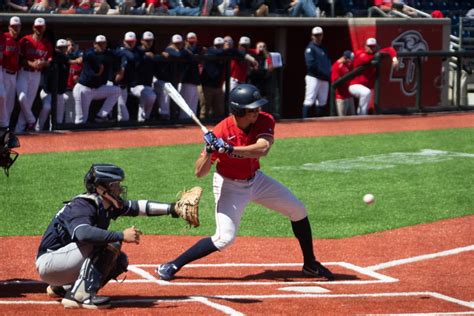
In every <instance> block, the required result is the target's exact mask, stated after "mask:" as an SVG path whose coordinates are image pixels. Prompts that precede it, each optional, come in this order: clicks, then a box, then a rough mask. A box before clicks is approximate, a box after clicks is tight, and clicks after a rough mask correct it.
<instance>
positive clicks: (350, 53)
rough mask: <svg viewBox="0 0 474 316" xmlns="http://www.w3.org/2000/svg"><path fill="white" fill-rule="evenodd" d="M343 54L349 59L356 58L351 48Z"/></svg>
mask: <svg viewBox="0 0 474 316" xmlns="http://www.w3.org/2000/svg"><path fill="white" fill-rule="evenodd" d="M342 56H344V57H346V58H347V59H350V60H353V59H354V53H353V52H352V51H350V50H346V51H344V53H343V54H342Z"/></svg>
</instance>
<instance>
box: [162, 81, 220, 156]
mask: <svg viewBox="0 0 474 316" xmlns="http://www.w3.org/2000/svg"><path fill="white" fill-rule="evenodd" d="M163 90H164V91H165V92H166V93H167V94H168V95H169V96H170V98H172V99H173V101H174V102H175V103H176V105H178V106H179V108H180V109H181V110H183V111H184V112H185V113H186V114H187V115H188V116H189V117H190V118H192V119H193V121H194V122H195V123H196V124H197V125H198V126H199V127H200V128H201V131H202V132H203V133H204V134H206V133H207V132H209V130H208V129H207V127H206V126H204V125H203V124H202V123H201V121H200V120H199V118H198V117H197V116H196V114H194V112H193V110H191V108H190V107H189V105H188V104H187V103H186V101H185V100H184V99H183V97H182V96H181V94H180V93H179V92H178V90H176V88H175V87H174V86H173V85H172V84H171V82H165V83H164V84H163ZM219 152H220V153H222V152H224V148H219Z"/></svg>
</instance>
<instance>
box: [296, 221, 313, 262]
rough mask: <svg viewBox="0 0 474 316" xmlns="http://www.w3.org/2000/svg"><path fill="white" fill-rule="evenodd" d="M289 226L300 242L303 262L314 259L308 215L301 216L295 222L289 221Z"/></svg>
mask: <svg viewBox="0 0 474 316" xmlns="http://www.w3.org/2000/svg"><path fill="white" fill-rule="evenodd" d="M291 228H293V233H294V234H295V237H296V239H298V242H299V243H300V247H301V251H302V252H303V258H304V262H305V263H311V262H313V261H315V260H316V258H315V256H314V251H313V236H312V233H311V224H310V223H309V220H308V217H305V218H303V219H302V220H299V221H297V222H291Z"/></svg>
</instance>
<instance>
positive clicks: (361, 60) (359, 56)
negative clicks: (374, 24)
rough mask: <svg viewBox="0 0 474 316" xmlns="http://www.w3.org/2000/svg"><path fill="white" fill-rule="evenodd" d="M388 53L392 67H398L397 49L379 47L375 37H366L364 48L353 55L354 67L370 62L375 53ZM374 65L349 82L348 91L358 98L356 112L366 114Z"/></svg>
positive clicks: (373, 76)
mask: <svg viewBox="0 0 474 316" xmlns="http://www.w3.org/2000/svg"><path fill="white" fill-rule="evenodd" d="M377 52H380V53H388V54H389V55H390V57H391V58H392V67H398V59H397V51H396V50H395V49H393V47H385V48H380V47H379V46H378V45H377V40H376V39H375V38H368V39H367V41H366V42H365V46H364V48H361V49H359V50H358V51H357V52H356V53H355V57H354V69H356V68H357V67H359V66H361V65H364V64H368V63H370V62H371V61H372V60H373V59H374V58H375V53H377ZM375 75H376V69H375V67H369V68H367V69H366V70H364V71H363V72H361V73H360V74H359V75H358V76H356V77H354V78H353V79H352V80H351V82H350V84H349V92H350V93H351V94H352V95H353V96H354V97H356V98H358V99H359V107H358V108H357V114H359V115H367V114H368V111H369V102H370V99H371V97H372V89H373V88H374V84H375Z"/></svg>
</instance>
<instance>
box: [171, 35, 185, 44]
mask: <svg viewBox="0 0 474 316" xmlns="http://www.w3.org/2000/svg"><path fill="white" fill-rule="evenodd" d="M182 41H183V37H182V36H181V35H179V34H175V35H173V37H172V38H171V43H181V42H182Z"/></svg>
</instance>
